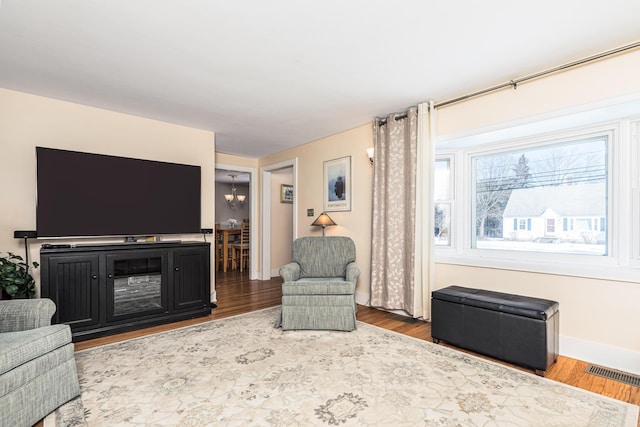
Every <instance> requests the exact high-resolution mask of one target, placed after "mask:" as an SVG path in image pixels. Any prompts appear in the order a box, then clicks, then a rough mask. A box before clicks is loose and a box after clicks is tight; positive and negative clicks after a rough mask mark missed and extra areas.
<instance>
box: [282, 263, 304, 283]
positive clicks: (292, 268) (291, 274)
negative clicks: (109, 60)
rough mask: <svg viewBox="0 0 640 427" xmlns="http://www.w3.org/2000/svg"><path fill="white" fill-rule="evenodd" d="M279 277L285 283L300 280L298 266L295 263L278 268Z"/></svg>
mask: <svg viewBox="0 0 640 427" xmlns="http://www.w3.org/2000/svg"><path fill="white" fill-rule="evenodd" d="M280 277H282V279H283V280H284V281H285V282H293V281H295V280H298V279H300V264H298V263H297V262H290V263H289V264H286V265H283V266H282V267H280Z"/></svg>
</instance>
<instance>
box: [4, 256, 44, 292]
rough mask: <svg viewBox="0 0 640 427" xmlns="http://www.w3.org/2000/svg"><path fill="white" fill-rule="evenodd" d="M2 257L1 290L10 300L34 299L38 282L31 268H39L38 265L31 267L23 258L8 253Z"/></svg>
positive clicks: (33, 264)
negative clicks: (34, 278) (30, 270)
mask: <svg viewBox="0 0 640 427" xmlns="http://www.w3.org/2000/svg"><path fill="white" fill-rule="evenodd" d="M7 254H8V255H7V256H0V290H2V293H3V295H6V296H8V297H9V298H16V297H25V298H33V297H34V296H35V295H36V282H35V280H33V277H32V276H31V274H30V273H29V268H31V266H33V268H38V265H39V264H38V263H37V262H33V263H32V264H31V266H30V265H29V264H27V263H26V262H24V260H23V259H22V257H21V256H19V255H15V254H13V253H11V252H7Z"/></svg>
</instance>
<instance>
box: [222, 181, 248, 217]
mask: <svg viewBox="0 0 640 427" xmlns="http://www.w3.org/2000/svg"><path fill="white" fill-rule="evenodd" d="M229 176H230V177H231V193H229V194H225V195H224V199H225V200H226V201H227V203H228V204H229V207H230V208H231V209H233V208H235V207H236V206H237V205H240V206H243V205H244V201H245V200H246V199H247V196H246V195H244V194H238V193H237V190H236V176H237V175H235V174H229Z"/></svg>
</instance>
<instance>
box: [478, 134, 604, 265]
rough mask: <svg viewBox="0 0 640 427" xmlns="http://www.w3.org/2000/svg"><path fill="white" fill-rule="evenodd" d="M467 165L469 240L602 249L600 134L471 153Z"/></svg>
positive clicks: (511, 246)
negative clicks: (471, 232) (472, 195)
mask: <svg viewBox="0 0 640 427" xmlns="http://www.w3.org/2000/svg"><path fill="white" fill-rule="evenodd" d="M473 165H474V171H473V180H474V182H473V184H474V188H475V208H474V210H473V211H474V214H475V217H474V223H475V236H474V237H475V245H474V247H475V248H480V249H503V250H522V251H541V252H557V253H577V254H598V255H606V251H607V249H606V242H607V232H608V231H607V230H606V224H607V220H606V218H607V178H608V171H607V137H606V136H602V137H598V138H590V139H584V140H578V141H572V142H569V143H562V144H547V145H539V146H535V147H530V148H525V149H520V150H518V151H503V152H499V153H492V154H488V155H483V156H477V157H474V158H473ZM522 218H527V220H526V223H524V222H525V220H523V219H522Z"/></svg>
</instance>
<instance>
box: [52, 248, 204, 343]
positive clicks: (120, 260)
mask: <svg viewBox="0 0 640 427" xmlns="http://www.w3.org/2000/svg"><path fill="white" fill-rule="evenodd" d="M40 262H41V295H42V297H45V298H51V299H52V300H53V301H54V302H55V303H56V307H57V310H56V313H55V315H54V317H53V322H54V323H66V324H68V325H70V326H71V331H72V334H73V341H82V340H86V339H90V338H97V337H100V336H104V335H111V334H115V333H118V332H124V331H130V330H134V329H140V328H146V327H149V326H154V325H159V324H162V323H169V322H175V321H178V320H184V319H190V318H194V317H200V316H206V315H207V314H209V313H211V302H210V296H209V292H210V274H211V265H210V246H209V243H206V242H153V243H125V244H106V245H78V246H76V247H65V248H44V247H43V248H42V249H41V250H40Z"/></svg>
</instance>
